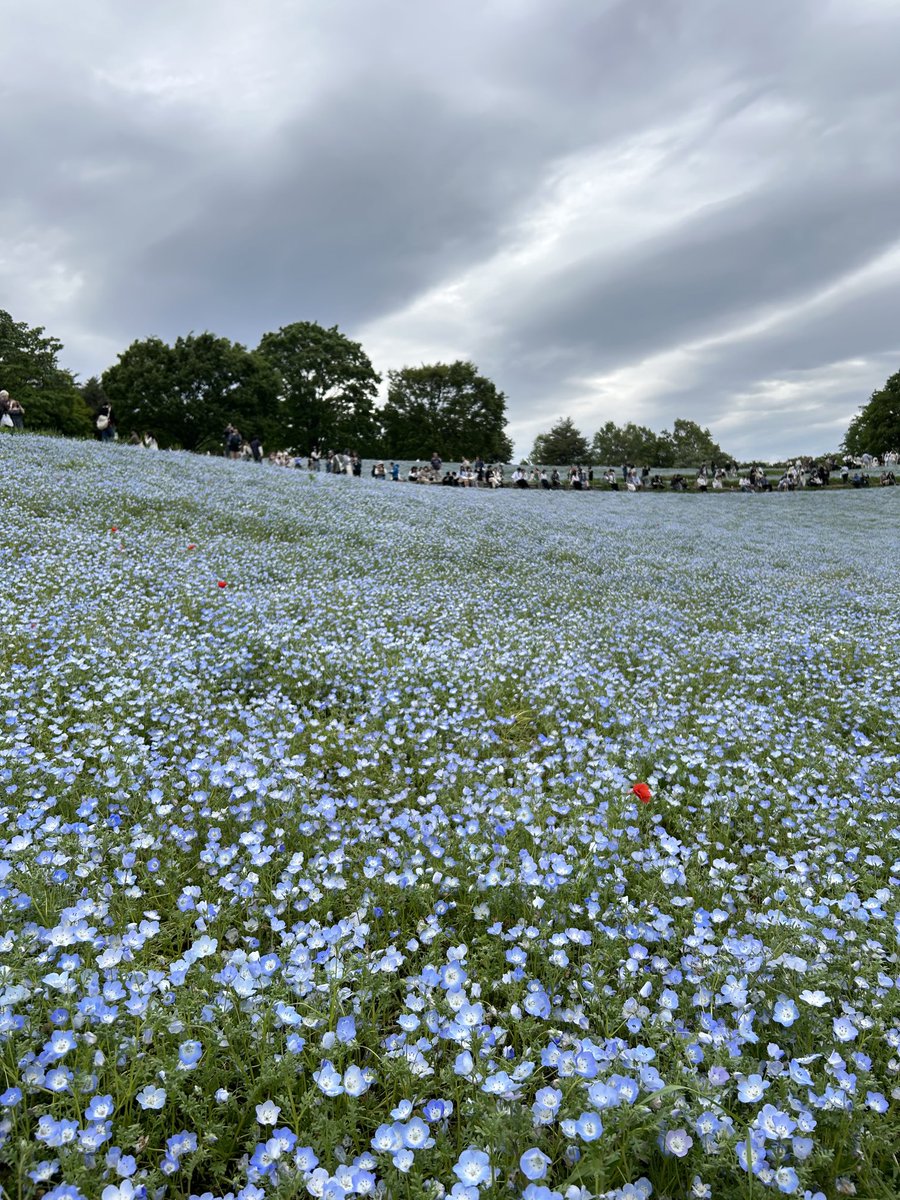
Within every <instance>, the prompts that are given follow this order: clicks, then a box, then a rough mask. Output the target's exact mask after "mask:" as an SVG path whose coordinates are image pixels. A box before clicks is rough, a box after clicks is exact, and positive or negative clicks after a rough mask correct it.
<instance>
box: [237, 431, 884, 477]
mask: <svg viewBox="0 0 900 1200" xmlns="http://www.w3.org/2000/svg"><path fill="white" fill-rule="evenodd" d="M229 428H230V427H229ZM226 439H227V431H226ZM252 447H253V443H252V442H251V443H249V444H248V443H243V445H242V446H240V447H239V449H238V450H236V451H235V450H231V451H229V450H228V449H227V448H226V454H229V453H230V456H231V457H232V458H239V457H243V458H245V459H248V460H249V459H253V460H255V461H257V462H261V461H262V458H261V455H260V454H258V453H257V451H256V450H255V449H253V448H252ZM865 457H866V459H867V460H868V461H867V462H866V463H865V464H864V463H863V462H862V461H859V462H857V461H856V460H853V459H850V458H846V459H844V461H843V462H842V463H838V461H837V460H836V459H834V458H827V459H824V460H822V461H821V462H818V463H816V462H813V460H812V459H800V458H798V459H796V460H795V461H794V462H793V463H788V465H787V466H786V468H785V469H784V471H783V473H782V475H781V477H780V478H778V479H777V480H773V479H772V478H771V477H770V476H769V475H768V473H767V472H766V470H765V469H764V468H763V467H762V466H752V467H751V468H750V469H749V471H747V472H746V473H742V472H741V471H740V470H739V468H738V465H737V463H734V462H731V463H727V464H725V465H724V466H719V465H717V464H715V463H712V464H708V463H702V464H701V465H700V467H699V468H698V469H697V471H696V473H695V474H693V475H692V476H686V475H684V474H683V473H681V472H680V471H676V472H675V473H674V474H672V475H668V476H663V475H661V474H659V472H656V473H653V472H651V469H650V467H647V466H644V467H640V468H639V467H636V466H635V465H634V464H633V463H623V465H622V467H621V468H620V470H619V471H617V470H616V469H615V468H613V467H606V468H605V469H604V470H602V471H599V469H597V470H595V468H594V467H593V466H585V465H583V464H580V463H575V464H573V465H572V466H571V467H569V468H568V470H564V471H563V472H561V471H560V469H559V468H558V467H544V466H536V465H533V464H531V463H521V464H520V465H519V466H517V467H514V468H513V469H512V472H511V474H510V475H509V477H508V478H507V474H506V471H507V468H506V467H505V466H504V464H502V463H486V462H485V461H484V459H483V458H481V456H480V455H479V456H477V457H476V458H475V459H473V460H471V461H470V460H469V459H467V458H464V459H463V460H462V462H461V463H460V464H459V468H458V469H455V470H454V469H445V466H444V463H443V461H442V460H441V456H440V455H439V454H438V453H437V451H435V452H434V454H432V456H431V458H430V459H429V460H428V461H427V462H422V461H418V462H415V463H413V464H411V465H410V466H409V467H408V468H407V469H406V470H404V468H403V466H402V464H401V463H399V462H394V461H391V462H389V463H388V464H385V462H384V461H382V460H379V461H377V462H375V463H373V464H372V465H371V467H369V469H368V472H367V473H368V474H369V475H370V476H371V477H372V478H373V479H377V480H393V481H394V482H406V483H428V484H440V485H442V486H443V487H488V488H492V489H495V488H499V487H504V486H511V487H514V488H519V489H523V488H540V489H543V490H546V491H557V490H559V489H560V488H569V489H570V490H572V491H588V490H591V489H594V488H601V489H603V490H609V491H615V492H618V491H627V492H641V491H653V492H660V491H672V492H686V491H691V490H693V491H697V492H706V491H714V492H715V491H724V490H740V491H742V492H774V491H778V492H786V491H789V492H793V491H797V490H801V489H803V488H821V487H827V486H828V485H829V484H830V483H831V481H832V476H833V475H835V474H836V473H838V472H839V473H840V478H841V482H842V483H843V484H845V485H847V486H852V487H854V488H856V487H869V486H870V476H869V474H868V472H867V470H866V469H865V467H868V468H872V467H875V468H877V467H879V466H881V465H882V464H881V463H879V460H878V459H877V458H874V457H872V456H869V455H866V456H865ZM267 461H268V462H269V463H271V464H272V465H274V466H279V467H294V468H297V469H300V470H306V471H312V472H319V471H324V472H326V473H327V474H331V475H351V476H355V477H357V478H358V477H360V476H362V474H363V460H362V458H361V457H360V456H359V455H358V454H356V453H355V452H354V451H351V450H346V451H344V453H343V454H340V453H336V452H335V451H333V450H329V451H328V452H327V453H326V454H322V453H320V451H319V449H318V448H317V447H313V449H312V450H311V451H310V453H309V454H308V455H301V454H295V453H291V452H290V451H285V450H280V451H277V452H275V453H272V454H270V455H269V456H268V459H267ZM897 461H898V455H897V454H896V453H893V454H888V455H885V457H884V460H883V465H885V466H889V465H893V464H895V463H896V462H897ZM851 472H852V475H851ZM877 479H878V482H879V484H880V486H882V487H893V486H894V485H895V482H896V480H895V477H894V472H893V471H883V472H881V474H880V475H879V476H878V477H877Z"/></svg>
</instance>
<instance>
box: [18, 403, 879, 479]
mask: <svg viewBox="0 0 900 1200" xmlns="http://www.w3.org/2000/svg"><path fill="white" fill-rule="evenodd" d="M0 428H4V429H24V428H25V409H24V408H23V407H22V405H21V404H20V403H19V401H18V400H16V399H14V398H12V397H10V394H9V392H8V391H6V390H0ZM94 429H95V432H96V436H97V437H98V438H99V439H100V440H101V441H104V442H108V441H114V440H118V437H119V435H118V431H117V428H116V418H115V414H114V413H113V410H112V406H111V405H110V404H109V403H104V404H102V405H101V406H100V407H99V408H98V410H97V413H96V415H95V417H94ZM128 444H129V445H132V446H141V447H143V448H144V449H147V450H158V449H159V445H158V443H157V440H156V438H155V437H154V435H153V434H152V433H150V432H145V433H143V434H138V433H136V432H133V433H132V434H131V435H130V437H129V439H128ZM222 452H223V454H224V455H225V457H226V458H230V459H234V460H243V461H247V462H255V463H259V464H262V463H264V462H268V463H269V464H271V465H272V466H277V467H293V468H298V469H301V470H307V471H312V472H319V471H324V472H325V473H326V474H330V475H351V476H355V477H357V478H359V477H360V476H362V474H363V460H362V458H361V456H360V455H359V454H357V453H356V452H355V451H353V450H345V451H344V452H343V453H338V452H336V451H334V450H328V451H327V452H326V453H324V454H323V453H322V451H321V450H320V449H319V447H318V446H313V447H312V449H311V450H310V452H309V454H307V455H301V454H299V453H295V452H292V451H289V450H278V451H274V452H272V453H270V454H269V455H268V456H266V455H265V453H264V451H263V446H262V442H261V441H260V439H259V437H258V436H253V437H251V438H249V439H247V438H245V437H244V435H243V434H242V433H241V431H240V430H239V429H238V428H237V426H235V425H233V424H231V423H229V424H228V425H226V427H225V430H224V432H223V436H222ZM898 465H900V451H897V450H891V451H889V452H888V453H886V454H885V455H884V456H883V457H882V458H881V459H880V460H879V458H878V456H877V455H871V454H863V455H862V456H861V457H860V458H851V457H850V456H847V457H845V458H844V459H843V460H841V461H840V462H839V461H838V460H837V459H836V458H834V457H831V458H824V459H822V460H820V461H819V462H814V461H813V460H812V459H809V458H798V459H796V460H795V461H794V462H792V463H788V464H787V466H786V467H785V468H784V470H783V472H782V474H781V476H780V478H778V479H777V480H775V481H773V480H772V478H771V477H770V476H769V475H768V473H767V471H766V470H765V469H764V468H763V467H761V466H752V467H751V468H750V469H749V471H747V472H746V473H741V471H739V469H738V466H737V464H736V463H734V462H731V463H727V464H725V465H718V464H716V463H712V464H709V463H702V464H701V465H700V467H699V468H698V469H697V471H696V474H695V475H693V477H690V478H689V477H687V476H685V475H684V474H682V473H681V472H680V471H676V472H675V473H674V474H672V475H669V476H666V477H663V476H662V475H660V474H659V473H658V472H656V473H652V472H651V469H650V467H647V466H644V467H640V468H639V467H636V466H635V465H634V464H633V463H623V464H622V466H621V468H620V469H619V470H616V469H615V468H613V467H611V466H610V467H606V468H605V469H603V470H602V471H600V470H599V468H597V469H596V471H595V468H594V467H593V466H590V465H583V464H581V463H574V464H573V465H572V466H571V467H569V468H568V471H564V472H563V473H561V472H560V469H559V468H558V467H550V468H548V467H544V466H536V465H533V464H531V463H521V464H520V465H519V466H517V467H515V468H513V469H512V473H511V475H510V478H509V481H508V484H509V485H510V486H512V487H514V488H519V489H523V488H539V489H542V490H545V491H557V490H559V489H560V488H564V487H568V488H569V489H570V490H572V491H587V490H590V489H593V488H595V487H600V488H602V489H603V490H609V491H614V492H618V491H627V492H642V491H653V492H660V491H671V492H685V491H690V490H693V491H697V492H706V491H714V492H715V491H723V490H726V489H728V490H739V491H741V492H773V491H778V492H793V491H798V490H802V489H804V488H821V487H827V486H828V485H829V483H830V482H831V478H832V476H833V475H835V474H839V476H840V480H841V484H842V485H843V486H844V487H852V488H867V487H870V486H872V481H873V477H872V476H871V475H870V471H872V470H873V468H874V469H877V470H878V472H879V473H878V474H877V475H876V476H875V477H874V478H875V481H876V484H877V486H879V487H895V486H896V477H895V472H894V470H893V468H894V467H896V466H898ZM885 468H887V469H885ZM368 474H369V475H370V476H371V478H373V479H376V480H391V481H393V482H395V483H400V482H405V483H420V484H439V485H441V486H443V487H470V488H471V487H478V488H485V487H487V488H491V489H496V488H500V487H504V486H507V476H506V467H505V466H504V464H502V463H488V462H485V460H484V459H483V458H482V457H481V455H477V456H476V457H475V458H474V459H472V460H471V461H470V460H469V459H467V458H464V459H463V460H462V462H461V463H460V464H459V467H458V469H455V470H454V469H451V468H448V469H445V466H444V463H443V461H442V459H441V456H440V454H438V452H437V451H435V452H434V453H433V454H432V456H431V458H430V459H429V460H428V461H427V462H421V461H419V462H415V463H413V464H412V465H410V466H409V467H408V469H406V470H405V471H404V469H403V467H402V464H401V463H399V462H394V461H391V462H389V463H388V464H387V465H386V464H385V463H384V462H383V461H382V460H379V461H377V462H375V463H373V464H372V466H371V467H370V468H369V470H368Z"/></svg>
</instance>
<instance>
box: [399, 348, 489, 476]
mask: <svg viewBox="0 0 900 1200" xmlns="http://www.w3.org/2000/svg"><path fill="white" fill-rule="evenodd" d="M388 380H389V384H388V395H387V402H386V404H385V405H384V407H383V408H382V410H381V413H380V416H381V422H382V427H383V430H384V448H385V453H387V454H389V455H391V456H392V457H393V458H398V459H399V458H404V459H410V458H428V457H429V456H430V455H431V454H433V453H434V451H435V450H436V451H437V452H438V453H439V454H440V455H441V457H442V458H443V459H445V460H446V461H447V462H459V461H460V460H461V459H463V458H474V457H475V456H476V455H481V457H482V458H483V459H485V460H486V461H489V462H509V460H510V458H511V456H512V442H511V441H510V440H509V438H508V437H507V435H506V432H505V430H506V397H505V396H504V394H503V392H501V391H498V390H497V387H496V385H495V384H494V383H492V382H491V380H490V379H488V378H487V377H486V376H484V375H479V373H478V369H477V367H476V366H475V364H474V363H470V362H462V361H459V360H458V361H457V362H453V363H431V364H423V365H422V366H420V367H403V369H402V370H399V371H389V372H388Z"/></svg>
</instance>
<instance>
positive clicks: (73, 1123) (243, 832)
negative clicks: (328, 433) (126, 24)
mask: <svg viewBox="0 0 900 1200" xmlns="http://www.w3.org/2000/svg"><path fill="white" fill-rule="evenodd" d="M0 491H2V496H3V515H4V520H3V525H2V531H0V589H2V601H3V614H4V621H3V637H2V641H0V1064H2V1074H0V1182H2V1186H3V1188H5V1193H2V1192H0V1194H4V1195H5V1196H8V1197H11V1198H14V1200H32V1198H37V1197H46V1198H47V1200H63V1198H65V1200H78V1198H79V1197H82V1198H84V1200H144V1198H145V1197H146V1198H157V1200H162V1198H163V1197H166V1198H181V1197H185V1198H186V1197H202V1198H203V1200H218V1198H222V1197H230V1198H233V1200H264V1198H266V1200H269V1198H275V1197H279V1198H287V1197H306V1196H311V1197H322V1198H324V1200H344V1198H347V1197H354V1196H382V1197H387V1198H391V1200H419V1198H420V1197H421V1198H426V1200H428V1198H434V1200H438V1198H440V1197H444V1196H452V1197H453V1198H454V1200H482V1198H483V1200H495V1198H497V1200H499V1198H510V1200H519V1198H521V1200H561V1198H564V1200H589V1198H594V1197H605V1198H609V1200H613V1198H615V1200H626V1198H627V1200H647V1198H648V1197H654V1198H656V1200H664V1198H668V1200H705V1198H707V1197H714V1198H725V1200H730V1198H732V1197H734V1198H739V1200H753V1198H754V1197H764V1196H779V1195H788V1196H796V1197H803V1198H806V1200H810V1198H812V1197H816V1198H817V1200H822V1198H824V1200H831V1198H832V1197H837V1196H844V1195H857V1196H859V1197H874V1198H884V1200H887V1198H889V1197H895V1196H896V1195H898V1194H900V1165H898V1149H897V1148H898V1145H900V969H898V939H900V917H898V904H897V891H898V881H900V757H898V756H900V737H898V709H900V702H898V689H897V679H898V663H900V620H898V613H900V602H898V597H900V555H898V550H900V538H898V519H900V504H898V502H897V495H896V490H895V489H889V490H887V489H886V490H881V489H872V490H871V491H868V492H866V491H846V492H840V491H838V490H837V489H836V492H837V494H825V495H817V494H805V493H793V494H780V495H772V496H754V495H751V496H742V495H720V496H708V497H703V496H693V495H687V496H673V495H669V494H665V495H644V496H642V495H637V496H634V495H628V494H626V493H621V494H611V493H610V494H603V495H579V494H571V493H546V492H544V493H541V492H529V493H528V494H527V495H525V494H524V493H520V492H514V491H511V490H510V491H505V490H504V491H502V492H499V493H488V492H481V491H475V490H469V489H452V490H448V489H444V488H428V487H415V486H410V485H406V484H399V485H394V484H392V483H390V482H384V483H381V482H373V481H371V480H368V479H364V480H355V479H350V478H337V477H334V478H333V477H329V476H326V475H324V474H323V475H317V476H310V475H307V474H306V472H300V471H293V470H278V469H276V468H270V467H259V466H256V465H254V464H244V463H234V462H230V461H225V460H222V459H203V458H196V457H190V456H188V455H182V454H155V453H152V452H150V451H144V450H142V449H139V448H129V447H124V446H115V445H100V444H94V443H91V444H87V443H77V442H69V441H64V440H55V439H48V438H39V437H31V436H28V435H22V436H14V437H12V436H7V437H3V438H0ZM639 783H645V784H646V785H647V790H649V792H650V797H649V799H648V800H647V801H646V802H645V801H644V800H643V799H642V798H641V796H640V795H639V794H637V793H635V792H634V791H633V790H632V789H633V787H634V786H635V785H636V784H639ZM642 790H645V789H639V792H640V791H642Z"/></svg>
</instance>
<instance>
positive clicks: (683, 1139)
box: [660, 1129, 694, 1158]
mask: <svg viewBox="0 0 900 1200" xmlns="http://www.w3.org/2000/svg"><path fill="white" fill-rule="evenodd" d="M693 1144H694V1139H693V1138H692V1137H691V1135H690V1134H689V1133H688V1131H687V1130H686V1129H670V1130H669V1131H668V1132H667V1133H666V1135H665V1137H660V1146H661V1148H662V1150H663V1153H665V1154H671V1155H673V1156H674V1157H675V1158H684V1156H685V1155H686V1154H687V1152H688V1151H689V1150H690V1148H691V1146H693Z"/></svg>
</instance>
